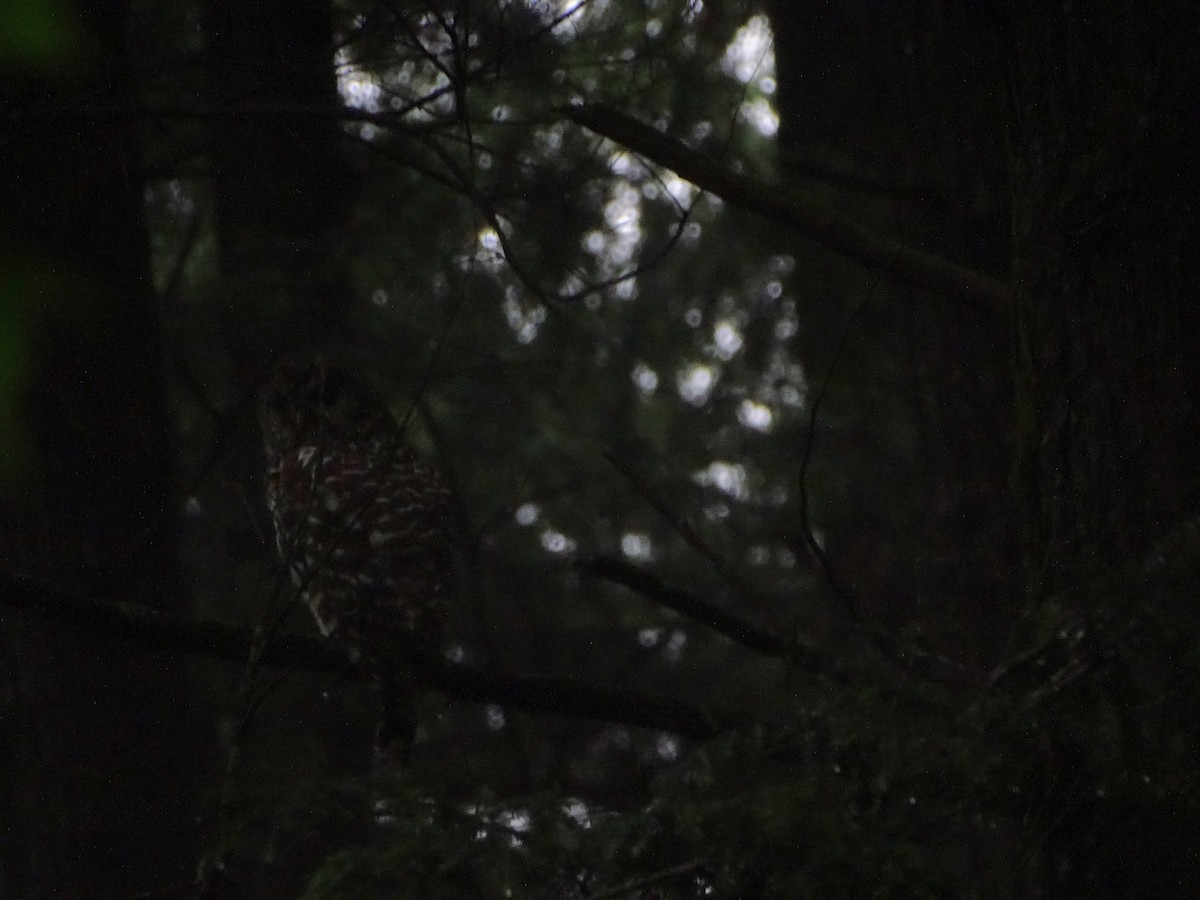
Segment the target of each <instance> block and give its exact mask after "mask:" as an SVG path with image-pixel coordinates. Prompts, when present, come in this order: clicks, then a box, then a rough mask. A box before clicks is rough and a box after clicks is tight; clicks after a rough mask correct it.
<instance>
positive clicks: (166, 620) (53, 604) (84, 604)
mask: <svg viewBox="0 0 1200 900" xmlns="http://www.w3.org/2000/svg"><path fill="white" fill-rule="evenodd" d="M4 608H7V609H13V610H18V611H20V612H22V613H24V614H26V615H31V616H35V617H37V618H39V619H41V620H43V621H46V622H53V623H56V624H59V625H63V626H66V627H69V628H74V629H77V630H82V631H86V632H88V633H91V634H107V635H111V636H114V637H119V638H121V639H124V640H130V641H135V642H137V643H139V644H142V645H145V646H148V647H154V648H156V649H160V650H164V651H168V652H175V653H195V654H199V655H202V656H206V657H209V658H212V659H226V660H231V661H235V662H245V661H246V659H247V656H248V654H249V653H250V651H251V647H252V642H253V640H254V635H253V632H252V631H251V630H250V629H247V628H238V627H234V626H231V625H225V624H222V623H219V622H194V621H185V620H182V619H177V618H174V617H172V616H168V615H165V614H163V613H160V612H158V611H157V610H154V609H151V608H149V607H147V606H142V605H140V604H137V603H126V602H120V601H111V602H109V601H104V602H102V601H99V600H94V599H91V598H88V597H82V596H79V595H77V594H73V593H71V592H68V591H64V590H62V589H60V588H57V587H54V586H53V585H49V584H46V583H44V582H40V581H37V580H35V579H32V578H28V577H25V576H20V575H11V574H0V609H4ZM411 652H412V656H413V668H414V671H415V673H416V675H417V677H418V679H419V680H420V681H421V682H422V683H423V684H425V685H427V686H428V687H430V688H433V689H435V690H437V691H440V692H441V693H443V694H445V695H446V696H447V697H450V698H452V699H455V700H460V701H463V702H467V703H496V704H499V705H501V706H506V707H509V708H512V709H520V710H524V711H526V712H530V713H538V714H552V715H565V716H577V717H580V718H586V719H597V720H600V721H607V722H616V723H620V724H623V725H630V726H634V727H639V728H652V729H659V730H662V731H669V732H673V733H675V734H678V735H681V736H683V737H691V738H697V739H703V738H710V737H714V736H715V735H717V734H719V733H720V732H722V731H724V730H727V729H729V728H731V727H733V724H734V723H733V721H732V718H723V719H722V720H718V719H717V718H715V717H713V716H711V715H709V714H708V713H706V712H705V711H704V710H702V709H699V708H698V707H695V706H692V705H690V704H688V703H684V702H682V701H680V700H675V699H673V698H671V697H664V696H659V695H654V694H647V693H641V692H638V691H629V690H623V689H620V688H615V687H608V686H605V685H592V684H586V683H583V682H580V681H576V680H574V679H570V678H559V677H551V676H538V675H509V674H505V673H502V672H495V671H487V670H484V669H480V668H477V667H475V666H470V665H464V664H462V663H454V662H451V661H450V660H447V659H444V658H443V657H441V656H438V655H436V654H426V653H421V652H420V651H419V650H417V649H416V648H413V649H412V651H411ZM259 661H260V662H261V663H262V664H264V665H272V666H279V667H283V668H288V669H293V670H296V671H303V672H315V673H329V674H336V675H339V676H341V677H344V678H348V679H351V680H358V681H369V680H372V676H371V674H370V672H368V671H365V670H363V669H361V668H356V667H355V666H353V665H352V664H351V662H350V661H349V659H348V658H347V657H346V654H345V653H343V652H342V651H341V650H340V648H337V647H335V646H333V645H331V644H329V643H328V642H326V641H322V640H318V639H316V638H310V637H306V636H303V635H292V634H280V635H275V636H274V637H272V639H271V642H270V643H269V644H268V645H267V646H265V647H264V648H263V649H262V653H261V657H260V658H259Z"/></svg>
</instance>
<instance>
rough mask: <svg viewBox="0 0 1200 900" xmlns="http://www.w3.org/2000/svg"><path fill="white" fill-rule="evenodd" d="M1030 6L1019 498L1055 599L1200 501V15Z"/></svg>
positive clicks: (1023, 154)
mask: <svg viewBox="0 0 1200 900" xmlns="http://www.w3.org/2000/svg"><path fill="white" fill-rule="evenodd" d="M1014 7H1015V10H1014V11H1013V12H1012V13H1011V15H1010V16H1009V17H1008V19H1007V27H1008V31H1009V34H1008V40H1009V41H1010V43H1011V51H1010V52H1011V65H1010V66H1009V75H1010V91H1011V95H1012V110H1011V128H1010V138H1009V143H1010V146H1011V151H1012V179H1013V197H1014V220H1013V234H1014V262H1013V281H1014V286H1015V289H1016V295H1017V315H1018V335H1019V351H1020V357H1019V371H1020V379H1019V399H1018V411H1019V416H1020V423H1021V426H1022V430H1021V434H1020V440H1021V470H1020V473H1021V478H1020V484H1021V487H1022V490H1023V499H1024V503H1025V522H1026V526H1025V533H1026V541H1025V561H1026V566H1027V573H1028V586H1029V589H1030V591H1031V592H1032V593H1033V594H1034V595H1040V594H1043V593H1045V592H1047V591H1053V590H1055V589H1057V588H1059V587H1061V586H1062V585H1063V584H1064V583H1065V581H1066V580H1068V579H1070V578H1071V577H1072V576H1079V575H1083V576H1087V575H1090V574H1094V573H1095V572H1096V571H1098V570H1100V569H1103V568H1104V567H1106V566H1110V565H1119V564H1121V563H1127V562H1131V561H1134V560H1137V559H1139V558H1141V557H1142V556H1143V555H1144V554H1145V553H1146V551H1147V550H1148V548H1149V547H1150V546H1152V545H1153V544H1154V542H1155V541H1157V540H1159V539H1161V538H1162V536H1163V535H1164V533H1166V532H1167V531H1169V530H1170V529H1171V528H1172V527H1173V526H1174V525H1176V524H1178V523H1179V521H1180V519H1181V518H1182V517H1183V516H1184V515H1185V514H1187V513H1188V512H1189V511H1194V510H1195V509H1196V506H1197V500H1198V499H1200V482H1198V481H1197V474H1198V467H1200V455H1198V454H1197V453H1196V447H1197V438H1198V437H1200V434H1198V429H1200V416H1198V415H1197V412H1198V410H1197V401H1198V400H1200V328H1198V326H1200V313H1198V312H1197V305H1196V288H1197V284H1198V279H1197V276H1196V266H1195V260H1196V259H1197V252H1198V250H1200V247H1198V245H1197V231H1196V224H1197V222H1196V216H1197V211H1198V208H1197V199H1198V197H1197V193H1198V179H1197V172H1196V170H1195V163H1194V162H1193V160H1192V159H1191V157H1192V155H1193V149H1192V148H1194V147H1195V146H1196V143H1195V142H1196V138H1197V132H1198V129H1197V125H1196V122H1197V119H1196V114H1195V113H1196V110H1195V103H1196V97H1197V90H1198V89H1200V79H1198V65H1197V61H1196V54H1195V52H1194V50H1195V43H1194V42H1195V40H1196V39H1197V37H1198V28H1197V19H1198V16H1197V13H1196V10H1195V8H1194V7H1193V6H1192V5H1191V4H1186V3H1176V4H1166V5H1164V4H1152V5H1142V4H1134V3H1129V4H1123V3H1119V2H1109V3H1102V4H1097V5H1095V6H1094V7H1093V6H1092V5H1085V6H1081V7H1078V8H1076V7H1063V8H1059V7H1054V8H1053V9H1051V8H1050V7H1044V6H1042V5H1040V4H1039V5H1036V6H1030V7H1029V8H1028V9H1025V8H1023V6H1022V4H1014Z"/></svg>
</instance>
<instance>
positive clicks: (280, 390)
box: [260, 359, 453, 740]
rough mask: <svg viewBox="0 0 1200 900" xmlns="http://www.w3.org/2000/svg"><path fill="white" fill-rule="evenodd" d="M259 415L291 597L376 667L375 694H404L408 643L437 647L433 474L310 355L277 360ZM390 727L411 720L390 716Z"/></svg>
mask: <svg viewBox="0 0 1200 900" xmlns="http://www.w3.org/2000/svg"><path fill="white" fill-rule="evenodd" d="M260 419H261V424H262V431H263V442H264V447H265V450H266V458H267V460H266V461H267V505H268V507H269V508H270V510H271V515H272V518H273V520H274V525H275V538H276V544H277V548H278V552H279V557H280V559H281V560H282V561H283V563H284V565H285V566H286V568H287V570H288V572H289V574H290V576H291V579H292V582H293V584H294V585H295V586H296V588H297V590H298V592H299V595H300V598H301V599H302V600H304V601H305V602H306V603H307V604H308V606H309V608H310V609H311V610H312V613H313V615H314V616H315V618H316V620H317V625H318V626H319V627H320V629H321V632H322V633H323V634H325V635H327V636H329V637H330V638H332V639H333V640H336V641H338V642H339V643H341V644H342V645H344V646H345V647H346V648H347V650H348V651H349V652H350V654H351V656H352V657H353V658H354V659H355V660H356V661H358V662H360V663H361V664H362V665H365V666H367V667H369V668H370V669H371V670H372V671H373V672H375V673H376V675H377V676H378V677H379V679H380V681H381V683H382V684H383V686H384V688H385V696H384V699H385V704H386V703H388V702H389V701H395V697H394V696H389V695H395V694H397V693H399V694H403V695H405V696H409V695H410V694H411V675H410V674H409V673H410V672H411V668H412V666H411V648H413V647H416V648H417V649H418V650H419V651H421V652H425V653H430V652H436V650H437V649H438V648H439V645H440V643H441V640H442V622H443V612H444V605H445V602H446V600H447V597H448V596H449V594H450V593H451V592H452V588H453V551H452V544H451V540H450V526H449V510H450V495H449V493H448V491H447V489H446V486H445V483H444V481H443V479H442V478H441V477H440V474H439V473H438V472H437V471H436V470H435V469H434V468H432V467H431V466H429V465H427V464H425V463H423V462H422V461H421V460H419V459H418V458H417V456H416V455H415V454H414V453H413V451H412V450H411V448H409V446H408V445H407V444H406V443H405V442H404V440H403V437H402V435H401V434H400V429H399V428H398V427H397V425H396V422H395V420H394V419H393V418H392V415H391V413H390V412H389V411H388V408H387V406H386V404H384V402H383V400H382V398H380V397H379V395H378V394H377V393H376V392H375V391H374V390H373V389H372V388H371V387H370V386H369V385H368V384H367V383H366V382H364V381H363V380H362V379H360V378H358V377H357V376H356V375H355V374H354V373H352V372H350V371H349V370H347V369H344V368H340V367H337V366H331V365H328V364H326V363H325V362H324V361H323V360H320V359H314V360H308V361H303V362H287V363H284V364H282V365H280V366H279V367H278V368H277V369H276V370H275V372H274V373H273V374H272V376H271V378H270V379H269V380H268V382H267V384H266V386H265V387H264V388H263V391H262V395H261V407H260ZM396 705H397V704H396V703H394V702H393V709H392V710H391V712H392V713H393V714H394V715H400V716H407V717H408V718H409V719H411V715H409V714H408V712H407V711H405V710H397V709H395V708H394V707H395V706H396ZM404 705H410V704H408V703H407V702H406V703H405V704H404ZM386 724H387V723H385V725H386ZM401 728H402V729H404V730H408V731H409V732H411V722H410V721H409V722H404V723H392V730H397V729H401ZM390 737H391V738H398V739H401V740H408V739H409V738H410V737H411V734H409V735H407V736H406V735H391V736H390Z"/></svg>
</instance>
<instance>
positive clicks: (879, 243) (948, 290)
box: [561, 103, 1012, 319]
mask: <svg viewBox="0 0 1200 900" xmlns="http://www.w3.org/2000/svg"><path fill="white" fill-rule="evenodd" d="M561 112H562V114H563V115H564V116H565V117H566V118H568V119H570V120H571V121H573V122H575V123H576V124H579V125H582V126H583V127H584V128H587V129H588V130H589V131H592V132H595V133H596V134H599V135H601V136H603V137H606V138H608V139H609V140H611V141H614V142H616V143H618V144H620V145H622V146H623V147H626V148H628V149H629V150H631V151H633V152H634V153H638V154H641V155H642V156H644V157H646V158H647V159H649V160H652V161H653V162H655V163H657V164H658V165H660V166H665V167H666V168H668V169H670V170H672V171H673V172H675V173H676V174H677V175H679V176H680V177H682V178H686V179H687V180H688V181H690V182H692V183H693V184H695V185H696V186H697V187H699V188H700V189H701V190H705V191H711V192H712V193H714V194H716V195H717V196H718V197H720V198H721V199H723V200H725V201H726V202H728V203H730V204H732V205H734V206H737V207H740V208H742V209H745V210H748V211H750V212H753V213H757V214H759V215H762V216H765V217H767V218H769V219H771V220H773V221H776V222H782V223H784V224H786V225H790V226H791V227H793V228H795V229H796V230H798V231H800V232H801V233H803V234H805V235H807V236H808V237H810V238H812V239H814V240H816V241H818V242H820V243H822V244H824V245H825V246H827V247H829V248H830V249H831V250H834V251H836V252H838V253H841V254H842V255H844V256H846V257H848V258H849V259H852V260H854V261H855V262H858V263H861V264H862V265H864V266H867V267H868V268H871V269H874V270H877V271H880V272H884V273H886V274H888V275H890V276H892V277H894V278H896V279H898V280H900V281H903V282H906V283H908V284H913V285H916V286H918V287H922V288H926V289H927V290H931V291H935V292H937V293H940V294H946V295H949V296H954V297H962V298H964V299H969V300H974V301H977V302H980V303H983V304H985V305H986V306H988V307H989V308H991V309H992V310H993V311H995V312H996V313H997V314H998V315H1000V316H1002V317H1003V318H1005V319H1007V318H1008V316H1009V309H1010V307H1011V302H1012V299H1011V291H1010V289H1009V287H1008V286H1007V285H1005V284H1002V283H1001V282H999V281H996V280H995V279H994V278H990V277H988V276H987V275H984V274H982V273H980V272H976V271H974V270H972V269H969V268H967V267H965V266H961V265H959V264H957V263H954V262H951V261H950V260H947V259H943V258H942V257H940V256H936V255H935V254H932V253H926V252H924V251H922V250H916V249H914V248H912V247H908V246H905V245H904V244H901V243H900V242H899V241H896V240H894V239H892V238H890V237H888V236H886V235H883V234H879V233H878V232H876V231H874V230H872V229H870V228H868V227H867V226H866V225H864V224H862V223H861V222H858V221H856V220H854V219H852V218H850V217H849V216H847V215H844V214H843V213H841V212H838V211H837V210H835V209H831V208H829V207H826V206H823V205H821V204H820V203H817V202H816V201H814V200H812V199H811V198H809V197H808V196H806V195H805V194H804V193H802V192H801V191H798V190H796V189H794V188H792V187H790V186H788V185H786V184H777V183H771V182H766V181H762V180H759V179H756V178H752V177H750V176H749V175H743V174H741V173H739V172H736V171H734V170H733V169H732V168H730V167H729V166H727V165H724V164H722V163H720V162H718V161H716V160H714V159H712V158H710V157H708V156H705V155H704V154H703V153H700V152H698V151H696V150H693V149H691V148H690V147H688V146H687V145H686V144H684V143H683V142H681V141H679V140H677V139H675V138H673V137H671V136H670V135H667V134H664V133H663V132H661V131H659V130H658V129H656V128H653V127H651V126H649V125H647V124H645V123H644V122H640V121H638V120H637V119H635V118H633V117H632V116H629V115H626V114H625V113H623V112H620V111H619V110H616V109H613V108H612V107H609V106H605V105H603V104H598V103H589V104H583V105H579V106H566V107H562V109H561Z"/></svg>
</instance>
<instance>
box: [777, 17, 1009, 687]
mask: <svg viewBox="0 0 1200 900" xmlns="http://www.w3.org/2000/svg"><path fill="white" fill-rule="evenodd" d="M769 9H770V12H771V16H772V25H773V29H774V32H775V38H776V39H775V53H776V67H777V73H778V81H779V88H778V92H777V98H776V99H777V102H778V108H779V114H780V132H779V134H780V150H779V152H780V162H781V166H782V168H783V169H784V171H785V173H786V174H787V175H788V177H789V178H791V179H792V180H793V181H796V182H798V183H799V184H800V185H801V186H802V187H803V189H805V190H807V191H810V192H813V193H815V194H816V195H817V196H821V197H823V198H827V202H829V199H830V198H831V199H832V201H833V202H835V203H836V204H837V205H838V207H839V208H842V209H845V210H847V211H849V212H851V214H852V215H854V216H855V217H856V218H859V219H861V220H863V221H866V222H869V223H870V224H872V225H873V226H874V227H876V228H878V229H879V230H880V231H882V232H884V233H887V234H890V235H892V236H894V237H896V239H898V240H900V241H901V242H903V243H905V244H909V245H912V246H917V247H921V248H922V249H927V250H932V251H934V252H936V253H938V254H940V255H943V256H945V257H947V258H949V259H952V260H954V261H955V262H958V263H960V264H963V265H966V266H969V267H972V268H974V269H976V270H978V271H982V272H986V273H988V274H990V275H996V274H998V273H1001V272H1003V270H1004V268H1005V266H1006V265H1007V249H1008V237H1007V212H1008V211H1007V206H1006V203H1005V202H1004V188H1005V182H1004V179H1003V157H1002V153H1001V149H1000V148H1001V143H1000V141H999V136H998V129H997V125H996V120H995V115H994V114H995V110H996V107H997V105H998V101H997V99H996V98H995V96H994V95H995V85H994V82H993V81H991V80H989V78H988V73H989V69H988V67H987V65H980V62H981V60H983V61H986V60H988V59H990V58H991V56H992V53H993V47H992V45H991V42H990V40H989V39H988V35H987V32H986V31H985V29H983V28H981V27H980V23H979V22H978V20H977V17H976V16H974V15H972V14H971V13H970V12H969V11H968V10H966V9H964V8H963V5H962V4H955V3H927V2H926V3H894V4H882V5H881V4H878V3H867V2H849V3H816V4H812V3H807V4H798V3H784V2H776V3H772V4H770V5H769ZM797 252H799V253H807V252H808V251H806V250H805V248H803V247H799V248H797ZM797 271H798V272H802V273H805V274H804V279H805V282H806V283H807V284H809V285H823V286H825V287H824V289H823V290H822V289H821V288H817V289H816V290H814V289H812V288H810V289H809V292H808V293H809V296H808V297H807V298H805V299H806V306H805V308H804V309H802V311H801V320H802V323H803V326H802V328H801V335H802V336H803V337H804V340H805V343H804V345H803V351H804V354H805V365H806V368H807V377H808V379H809V383H810V387H812V388H813V389H814V390H815V389H816V388H817V387H818V386H819V385H820V383H821V381H822V380H823V379H824V377H825V374H826V371H827V370H828V367H829V365H830V362H831V360H832V358H833V351H832V350H831V348H833V347H836V346H837V345H838V343H839V341H840V340H841V337H842V334H843V329H844V328H845V327H846V323H847V322H848V321H850V318H849V317H850V316H851V312H852V310H854V309H855V308H856V306H857V305H858V304H859V303H860V302H861V301H862V300H863V297H864V296H865V295H866V294H867V293H868V290H869V285H871V284H872V282H878V284H877V286H876V288H875V289H874V292H873V293H872V296H871V299H870V300H869V301H868V302H867V303H866V305H865V306H864V308H863V309H862V310H861V311H859V312H858V313H857V314H855V315H854V319H853V321H852V322H851V324H850V328H849V330H848V331H846V332H845V348H844V353H843V355H842V359H841V362H840V364H839V368H838V370H837V371H836V372H834V373H833V379H832V382H831V385H830V391H829V396H828V398H826V402H825V403H824V404H823V406H822V416H821V420H820V421H818V422H817V423H816V426H817V444H816V446H817V465H815V466H814V467H813V468H812V470H811V471H812V472H813V474H814V475H815V476H816V478H815V479H814V484H813V485H812V493H813V496H814V497H815V498H816V500H817V502H818V504H819V505H818V507H817V508H815V509H814V510H813V514H814V521H815V523H816V524H817V526H818V527H819V528H820V529H821V531H822V533H823V534H824V536H825V540H826V545H827V547H828V550H829V555H830V558H831V560H832V562H833V564H834V566H835V567H836V569H837V570H838V572H839V573H840V575H841V577H842V578H843V579H844V581H845V582H846V583H847V584H849V585H850V586H851V587H852V588H853V589H855V591H856V593H857V594H858V595H859V607H860V609H861V610H862V612H863V614H864V615H865V616H867V617H868V618H872V619H874V620H876V621H877V622H879V623H881V624H888V625H892V626H896V627H905V628H919V629H920V631H921V634H922V636H923V638H924V639H925V640H927V641H930V642H931V643H933V644H934V645H935V646H936V647H937V648H938V649H939V650H940V651H941V652H943V653H945V654H947V655H950V656H956V657H958V658H959V659H960V660H962V661H964V662H975V663H977V664H979V665H980V666H986V665H987V663H988V661H989V660H994V658H995V655H996V653H997V652H998V650H999V648H998V646H997V638H998V637H1002V636H1003V634H1004V633H1005V632H1006V629H1004V628H997V627H996V625H997V622H998V620H1000V619H1001V618H1002V617H1007V616H1010V615H1011V613H1012V599H1011V598H1012V596H1013V595H1014V594H1015V593H1017V592H1016V591H1015V584H1014V579H1013V578H1012V575H1011V573H1012V572H1013V570H1014V568H1015V567H1014V560H1015V533H1014V525H1015V523H1014V522H1013V520H1012V518H1011V517H1010V516H1008V515H1007V509H1008V508H1009V504H1008V502H1007V501H1008V497H1009V486H1008V478H1009V466H1010V454H1011V442H1010V438H1009V435H1010V434H1011V388H1010V379H1009V376H1008V372H1009V362H1008V361H1009V357H1010V347H1011V334H1010V326H1009V324H1008V322H1007V321H1005V320H1004V318H1003V316H1002V315H998V314H997V313H996V311H995V310H992V309H988V308H985V307H983V305H981V304H980V305H976V306H972V305H968V304H965V303H963V302H960V301H958V300H954V299H949V298H946V297H942V296H939V295H937V294H932V293H929V292H924V291H915V290H913V289H910V288H906V287H905V286H903V285H898V284H894V283H891V282H889V281H888V280H886V279H885V278H883V277H881V276H880V275H878V274H877V273H872V272H856V271H853V270H849V269H847V268H846V267H844V266H841V265H836V264H833V263H831V262H830V261H829V260H828V258H827V256H824V255H821V254H820V253H817V254H813V255H812V256H811V257H806V258H805V259H804V260H803V261H802V262H801V264H800V265H798V266H797ZM815 273H820V274H815ZM818 291H820V293H818ZM825 460H828V464H827V465H825V464H824V463H823V461H825ZM822 501H823V502H822Z"/></svg>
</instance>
